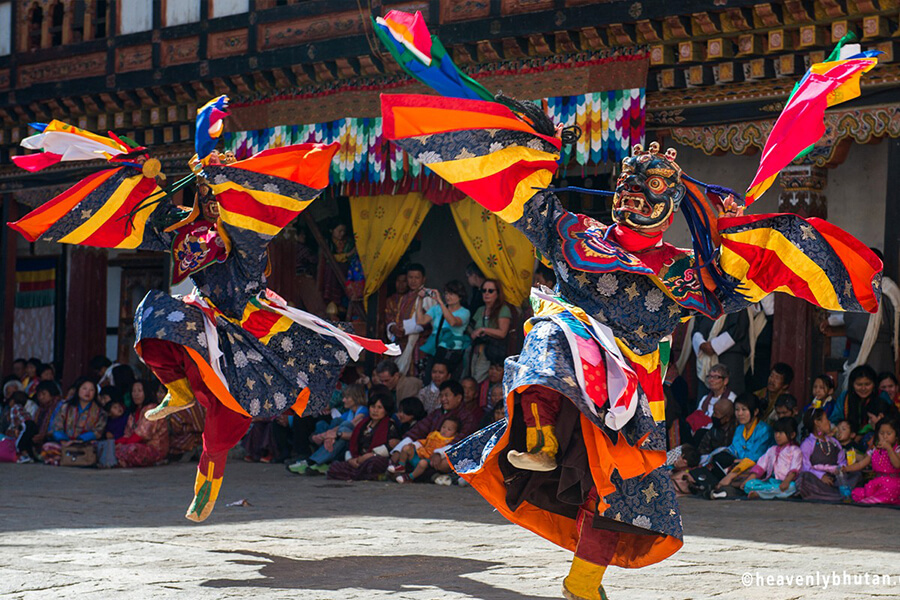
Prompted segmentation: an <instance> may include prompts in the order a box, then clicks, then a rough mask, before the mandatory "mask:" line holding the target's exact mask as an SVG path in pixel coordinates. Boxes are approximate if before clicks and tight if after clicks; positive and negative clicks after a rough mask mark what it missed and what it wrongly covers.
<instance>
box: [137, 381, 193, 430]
mask: <svg viewBox="0 0 900 600" xmlns="http://www.w3.org/2000/svg"><path fill="white" fill-rule="evenodd" d="M165 385H166V388H167V389H168V390H169V393H168V394H166V397H165V398H163V401H162V402H160V403H159V406H157V407H156V408H153V409H151V410H148V411H147V414H145V415H144V418H146V419H147V420H148V421H158V420H160V419H164V418H166V417H167V416H169V415H171V414H172V413H174V412H178V411H179V410H184V409H186V408H190V407H192V406H193V405H194V404H196V403H197V400H196V399H195V398H194V390H192V389H191V384H190V383H188V380H187V377H182V378H181V379H176V380H175V381H171V382H169V383H167V384H165Z"/></svg>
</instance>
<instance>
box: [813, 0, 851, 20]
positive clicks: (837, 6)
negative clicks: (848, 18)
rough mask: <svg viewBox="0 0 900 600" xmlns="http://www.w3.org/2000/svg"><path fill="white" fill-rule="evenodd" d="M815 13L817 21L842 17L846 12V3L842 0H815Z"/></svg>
mask: <svg viewBox="0 0 900 600" xmlns="http://www.w3.org/2000/svg"><path fill="white" fill-rule="evenodd" d="M815 14H816V20H817V21H821V20H824V19H825V18H826V17H827V18H829V19H834V18H836V17H843V16H845V15H846V14H847V10H846V4H845V3H844V2H843V1H842V0H816V11H815Z"/></svg>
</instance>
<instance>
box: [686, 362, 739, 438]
mask: <svg viewBox="0 0 900 600" xmlns="http://www.w3.org/2000/svg"><path fill="white" fill-rule="evenodd" d="M730 381H731V378H730V377H729V373H728V367H726V366H725V365H722V364H718V365H713V366H712V367H711V368H710V369H709V373H707V375H706V384H707V389H708V390H709V393H707V394H706V395H705V396H704V397H703V399H701V401H700V404H699V406H698V407H697V410H695V411H694V412H693V413H691V414H689V415H688V416H687V418H686V419H685V420H686V421H687V423H688V425H690V427H691V434H692V435H693V436H694V440H693V441H694V445H696V446H697V447H699V446H700V444H701V442H702V440H703V437H704V436H705V435H706V433H705V432H706V431H707V430H709V429H710V428H711V427H712V417H713V411H714V410H715V406H716V404H718V402H719V401H720V400H723V399H724V400H730V401H731V402H734V400H735V398H736V397H737V396H735V394H734V392H732V391H731V390H730V389H729V387H728V386H729V383H730Z"/></svg>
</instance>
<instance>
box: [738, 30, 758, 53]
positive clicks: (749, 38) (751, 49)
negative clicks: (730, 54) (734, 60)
mask: <svg viewBox="0 0 900 600" xmlns="http://www.w3.org/2000/svg"><path fill="white" fill-rule="evenodd" d="M762 51H763V42H762V37H760V36H758V35H754V34H752V33H745V34H744V35H739V36H738V39H737V54H735V56H752V55H754V54H762Z"/></svg>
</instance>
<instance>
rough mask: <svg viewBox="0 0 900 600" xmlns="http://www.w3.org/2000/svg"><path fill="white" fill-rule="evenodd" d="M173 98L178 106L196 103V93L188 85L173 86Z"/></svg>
mask: <svg viewBox="0 0 900 600" xmlns="http://www.w3.org/2000/svg"><path fill="white" fill-rule="evenodd" d="M174 89H175V96H176V97H177V98H178V102H179V103H180V104H187V103H190V102H196V101H197V92H196V91H195V90H194V88H193V87H191V85H190V83H178V84H175V86H174Z"/></svg>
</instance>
